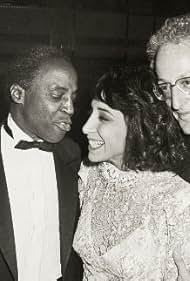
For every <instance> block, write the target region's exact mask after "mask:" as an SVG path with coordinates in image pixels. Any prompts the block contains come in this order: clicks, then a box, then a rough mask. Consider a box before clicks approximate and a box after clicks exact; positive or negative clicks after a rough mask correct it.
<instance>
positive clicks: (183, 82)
mask: <svg viewBox="0 0 190 281" xmlns="http://www.w3.org/2000/svg"><path fill="white" fill-rule="evenodd" d="M157 86H158V89H159V90H155V91H154V94H155V96H156V97H157V98H158V99H159V100H162V101H163V100H167V99H170V98H171V95H172V88H173V87H177V88H178V90H180V91H181V92H182V93H183V94H185V95H187V96H189V97H190V77H183V78H180V79H177V80H176V81H175V83H174V84H171V83H170V82H163V83H159V82H158V85H157Z"/></svg>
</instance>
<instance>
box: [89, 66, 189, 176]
mask: <svg viewBox="0 0 190 281" xmlns="http://www.w3.org/2000/svg"><path fill="white" fill-rule="evenodd" d="M154 91H159V89H158V88H157V84H156V78H155V76H154V74H153V72H152V71H151V70H150V69H149V68H147V67H137V68H132V69H127V68H121V69H119V70H118V71H116V72H115V71H110V72H109V73H106V74H104V75H103V76H102V77H101V78H100V79H99V81H98V83H97V85H96V89H95V92H94V94H93V98H95V99H98V100H101V101H103V102H105V103H106V104H108V105H109V106H110V107H111V108H113V109H116V110H120V111H121V112H122V113H123V114H124V116H126V117H127V118H126V120H127V121H126V124H127V128H128V131H127V138H126V148H125V154H124V157H123V169H125V170H127V169H133V170H151V171H164V170H173V171H174V170H176V168H177V167H178V165H180V163H181V161H183V159H184V156H185V153H186V145H185V139H184V136H183V133H182V131H181V129H180V127H179V125H178V122H177V121H176V120H175V119H174V117H173V114H172V112H171V110H170V108H169V107H168V106H167V105H166V103H165V102H163V101H159V100H157V98H156V97H155V95H154V94H153V92H154Z"/></svg>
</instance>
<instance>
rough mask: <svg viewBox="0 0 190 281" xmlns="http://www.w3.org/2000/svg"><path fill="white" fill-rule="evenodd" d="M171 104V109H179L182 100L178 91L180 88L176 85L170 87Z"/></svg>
mask: <svg viewBox="0 0 190 281" xmlns="http://www.w3.org/2000/svg"><path fill="white" fill-rule="evenodd" d="M171 91H172V93H171V106H172V109H173V110H176V111H177V110H179V109H180V107H181V104H182V100H183V94H182V93H180V90H179V89H178V88H177V87H175V86H174V87H173V88H172V89H171Z"/></svg>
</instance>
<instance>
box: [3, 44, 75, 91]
mask: <svg viewBox="0 0 190 281" xmlns="http://www.w3.org/2000/svg"><path fill="white" fill-rule="evenodd" d="M58 59H62V60H63V61H64V62H65V65H66V66H72V67H73V65H72V62H71V60H70V58H69V57H68V56H67V55H66V54H64V52H63V50H62V49H61V48H57V47H52V46H34V47H32V48H28V49H24V50H22V52H20V53H19V54H17V55H16V56H15V57H14V58H13V60H12V61H11V63H10V65H9V67H8V71H7V81H6V88H7V90H8V89H10V86H11V85H12V84H14V83H15V84H19V85H20V86H21V87H23V88H24V89H26V90H27V89H28V88H29V87H30V85H31V83H32V81H33V79H34V78H35V77H36V76H37V75H38V73H39V71H40V69H41V67H42V65H43V64H45V63H48V62H49V61H53V60H58Z"/></svg>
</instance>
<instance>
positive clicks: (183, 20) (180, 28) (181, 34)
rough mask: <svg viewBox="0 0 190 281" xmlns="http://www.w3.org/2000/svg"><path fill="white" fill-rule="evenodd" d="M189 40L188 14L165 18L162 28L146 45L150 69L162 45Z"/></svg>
mask: <svg viewBox="0 0 190 281" xmlns="http://www.w3.org/2000/svg"><path fill="white" fill-rule="evenodd" d="M186 40H190V13H188V14H184V15H179V16H175V17H171V18H167V19H166V20H165V22H164V24H163V25H162V27H161V28H160V29H159V30H158V31H157V32H156V33H155V34H153V35H152V36H151V38H150V40H149V42H148V44H147V55H148V59H149V61H150V65H151V67H154V63H155V57H156V54H157V52H158V50H159V48H160V47H161V46H162V45H165V44H168V43H173V44H179V43H180V42H182V41H186Z"/></svg>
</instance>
